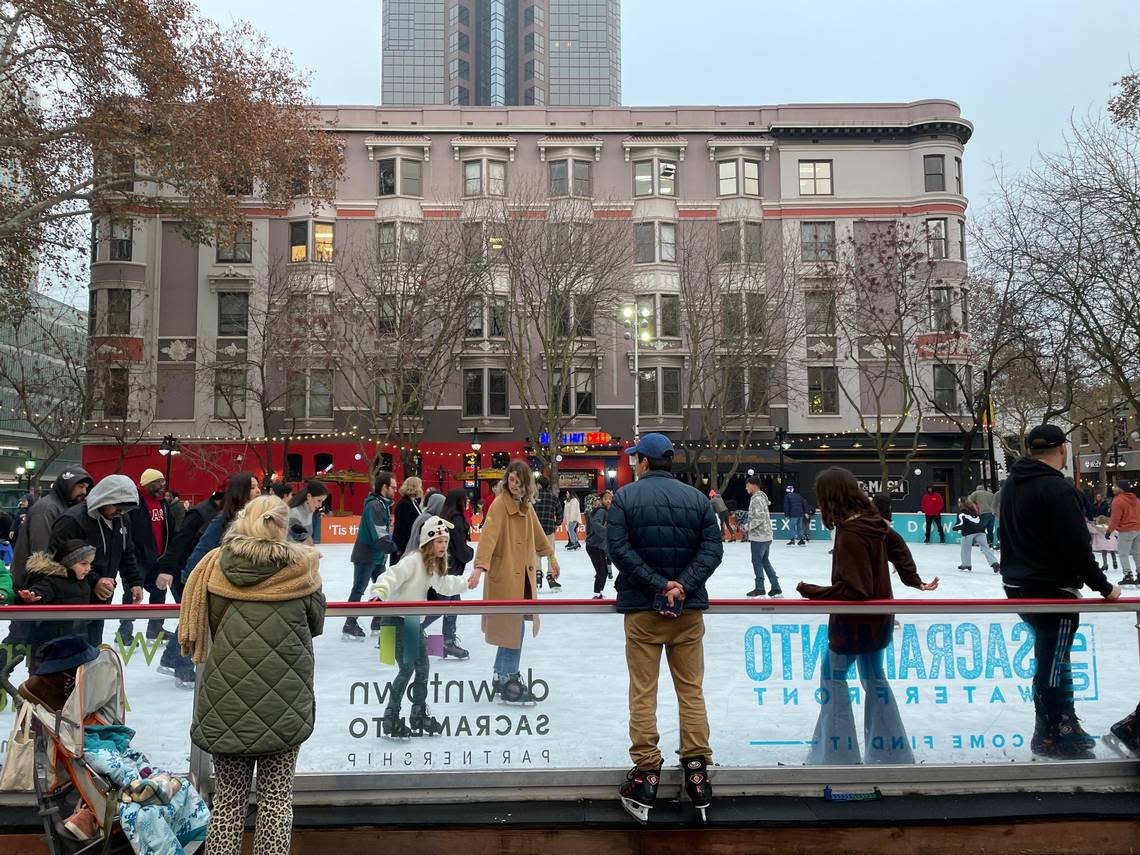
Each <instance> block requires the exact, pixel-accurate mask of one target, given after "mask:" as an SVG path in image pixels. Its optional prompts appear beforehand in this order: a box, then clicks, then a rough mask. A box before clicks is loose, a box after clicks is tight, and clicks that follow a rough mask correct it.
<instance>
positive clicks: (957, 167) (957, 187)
mask: <svg viewBox="0 0 1140 855" xmlns="http://www.w3.org/2000/svg"><path fill="white" fill-rule="evenodd" d="M954 191H955V192H956V193H957V194H958V195H959V196H961V195H963V193H962V158H960V157H956V158H954Z"/></svg>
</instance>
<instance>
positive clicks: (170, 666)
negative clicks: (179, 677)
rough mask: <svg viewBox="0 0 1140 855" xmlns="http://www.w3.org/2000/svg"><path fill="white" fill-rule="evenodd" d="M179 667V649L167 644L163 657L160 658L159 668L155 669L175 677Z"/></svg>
mask: <svg viewBox="0 0 1140 855" xmlns="http://www.w3.org/2000/svg"><path fill="white" fill-rule="evenodd" d="M177 669H178V651H177V650H176V649H175V648H173V647H171V646H169V645H167V646H166V647H164V648H163V650H162V658H161V659H159V660H158V668H156V669H155V670H156V671H158V673H159V674H164V675H165V676H167V677H173V676H174V675H175V673H176V671H177Z"/></svg>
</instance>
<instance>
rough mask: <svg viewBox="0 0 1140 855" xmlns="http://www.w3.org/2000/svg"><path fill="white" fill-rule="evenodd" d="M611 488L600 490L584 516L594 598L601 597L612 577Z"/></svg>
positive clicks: (612, 495)
mask: <svg viewBox="0 0 1140 855" xmlns="http://www.w3.org/2000/svg"><path fill="white" fill-rule="evenodd" d="M613 498H614V494H613V490H604V491H602V494H601V496H599V497H598V503H597V504H596V505H594V508H593V510H591V511H590V514H589V516H587V517H586V555H587V556H589V558H590V563H591V564H592V565H593V566H594V599H595V600H600V599H602V591H604V590H605V587H606V580H607V579H610V578H612V576H613V574H612V573H611V572H610V544H609V538H608V536H607V529H606V525H607V518H608V517H609V513H610V505H611V504H612V503H613Z"/></svg>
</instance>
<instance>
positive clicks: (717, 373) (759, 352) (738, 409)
mask: <svg viewBox="0 0 1140 855" xmlns="http://www.w3.org/2000/svg"><path fill="white" fill-rule="evenodd" d="M677 251H678V260H677V275H678V284H679V291H680V293H679V295H678V298H679V302H680V324H679V330H678V331H677V332H679V333H680V334H681V335H682V337H683V340H684V355H685V359H686V362H687V364H688V373H687V375H686V383H685V397H684V404H683V410H682V412H683V420H682V424H683V430H682V434H683V435H684V436H688V437H693V438H694V439H695V440H696V443H695V447H690V446H686V447H685V448H684V454H685V459H686V463H687V465H688V468H689V470H690V472H691V474H692V476H693V477H694V478H696V477H697V476H698V474H699V473H700V471H701V467H702V464H704V463H706V462H707V463H708V464H709V471H710V486H711V487H712V488H713V489H715V490H717V491H718V492H719V491H723V490H724V489H725V487H726V486H727V484H728V482H729V480H731V479H732V477H733V476H734V475H735V474H736V472H737V471H738V470H739V468H740V466H741V462H742V460H743V459H744V457H745V455H746V454H747V451H748V449H749V448H750V447H752V446H753V445H754V444H755V442H754V440H755V435H756V434H757V433H760V434H762V435H764V437H765V440H768V439H770V438H771V437H770V434H771V433H772V431H773V426H772V422H771V417H770V407H771V404H772V403H773V402H778V401H786V400H787V398H788V395H789V391H790V390H789V388H788V376H787V370H786V365H787V359H788V355H789V353H790V352H791V350H792V347H793V346H794V345H795V344H796V343H797V342H799V341H802V339H803V335H804V329H805V324H804V315H803V313H802V312H801V311H799V309H798V306H797V300H798V295H799V294H800V292H801V289H802V285H803V283H802V281H801V280H800V277H799V269H800V266H799V264H798V263H797V262H798V259H797V258H795V257H792V256H791V255H790V254H789V252H788V250H787V249H786V244H785V243H784V242H783V241H781V240H780V239H779V235H778V233H777V232H776V230H775V229H769V230H765V229H762V227H761V224H760V223H753V222H743V223H742V222H727V223H718V224H707V223H699V222H697V223H691V224H688V225H685V226H684V227H683V228H682V229H681V232H680V235H679V239H678V248H677ZM665 320H666V319H665V318H664V317H663V318H661V319H659V321H658V323H659V324H660V323H663V322H665ZM654 332H656V333H660V332H661V330H660V329H658V330H655V331H654ZM666 332H673V331H672V330H667V331H666ZM674 334H676V333H674Z"/></svg>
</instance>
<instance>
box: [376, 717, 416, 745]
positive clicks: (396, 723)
mask: <svg viewBox="0 0 1140 855" xmlns="http://www.w3.org/2000/svg"><path fill="white" fill-rule="evenodd" d="M380 727H381V729H382V730H383V733H384V735H385V736H387V737H389V738H391V739H407V738H408V737H410V736H411V735H412V731H411V728H409V727H408V725H407V723H406V722H405V721H404V719H403V717H402V716H400V715H397V714H396V713H394V712H385V713H384V718H382V719H381V720H380Z"/></svg>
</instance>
